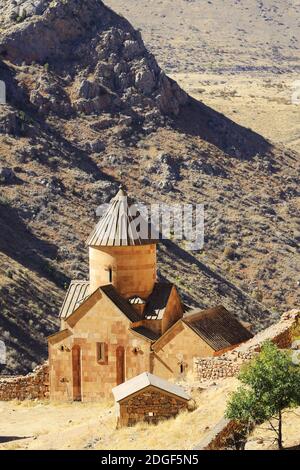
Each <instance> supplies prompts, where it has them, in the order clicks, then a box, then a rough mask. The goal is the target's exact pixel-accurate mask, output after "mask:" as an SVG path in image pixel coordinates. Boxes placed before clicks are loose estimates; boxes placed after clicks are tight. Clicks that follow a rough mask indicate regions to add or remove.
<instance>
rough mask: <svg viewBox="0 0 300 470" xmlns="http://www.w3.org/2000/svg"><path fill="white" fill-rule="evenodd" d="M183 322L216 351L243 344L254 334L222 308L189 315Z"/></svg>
mask: <svg viewBox="0 0 300 470" xmlns="http://www.w3.org/2000/svg"><path fill="white" fill-rule="evenodd" d="M183 322H184V323H185V324H186V325H188V326H189V327H190V328H191V329H192V330H193V331H195V333H197V334H198V335H199V336H200V337H201V338H202V339H204V341H205V342H206V343H207V344H209V345H210V346H211V347H212V348H213V349H214V350H215V351H220V350H221V349H225V348H228V347H230V346H233V345H235V344H239V343H242V342H244V341H247V340H249V339H251V338H252V337H253V335H252V333H250V331H248V330H247V329H246V328H245V327H244V326H243V325H242V324H241V323H240V322H239V321H238V320H237V319H236V318H235V316H234V315H232V314H231V313H229V312H228V311H227V310H226V308H224V307H222V306H219V307H215V308H210V309H207V310H202V311H200V310H197V311H192V312H190V313H187V314H186V315H185V316H184V318H183Z"/></svg>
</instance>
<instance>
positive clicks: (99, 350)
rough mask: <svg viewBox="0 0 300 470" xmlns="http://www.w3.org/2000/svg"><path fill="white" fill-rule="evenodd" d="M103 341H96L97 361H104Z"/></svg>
mask: <svg viewBox="0 0 300 470" xmlns="http://www.w3.org/2000/svg"><path fill="white" fill-rule="evenodd" d="M105 350H106V348H105V343H97V361H98V362H105Z"/></svg>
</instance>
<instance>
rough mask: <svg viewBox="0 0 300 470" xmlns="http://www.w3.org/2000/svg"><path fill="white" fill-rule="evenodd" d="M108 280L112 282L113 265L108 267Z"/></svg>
mask: <svg viewBox="0 0 300 470" xmlns="http://www.w3.org/2000/svg"><path fill="white" fill-rule="evenodd" d="M108 280H109V282H110V283H111V282H112V268H111V267H109V268H108Z"/></svg>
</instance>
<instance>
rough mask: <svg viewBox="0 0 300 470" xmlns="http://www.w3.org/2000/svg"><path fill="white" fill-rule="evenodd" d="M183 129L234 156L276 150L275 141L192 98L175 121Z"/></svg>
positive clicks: (241, 157) (244, 156)
mask: <svg viewBox="0 0 300 470" xmlns="http://www.w3.org/2000/svg"><path fill="white" fill-rule="evenodd" d="M174 127H175V129H176V130H178V131H179V132H184V133H185V134H188V135H191V136H198V137H200V138H201V139H203V140H204V141H207V142H209V143H211V144H213V145H215V146H216V147H218V148H219V149H220V150H222V151H223V152H225V153H227V154H228V155H230V156H231V157H235V158H238V159H251V158H253V157H254V156H255V155H256V154H258V153H259V154H265V153H267V152H270V151H271V150H272V144H271V143H270V142H268V141H267V140H266V139H264V138H263V137H262V136H261V135H259V134H257V133H256V132H254V131H252V130H251V129H247V128H245V127H243V126H240V125H239V124H236V123H235V122H233V121H232V120H231V119H229V118H227V117H226V116H224V115H223V114H220V113H218V112H217V111H215V110H214V109H212V108H210V107H208V106H206V105H205V104H204V103H201V102H200V101H197V100H195V99H194V98H191V97H190V100H189V103H188V104H187V105H186V106H183V107H182V108H181V112H180V115H179V116H178V117H177V118H176V119H175V121H174Z"/></svg>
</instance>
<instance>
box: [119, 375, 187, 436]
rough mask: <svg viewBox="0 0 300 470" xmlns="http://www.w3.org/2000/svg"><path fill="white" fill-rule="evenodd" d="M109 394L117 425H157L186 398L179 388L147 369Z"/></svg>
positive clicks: (183, 406)
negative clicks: (114, 406) (114, 401)
mask: <svg viewBox="0 0 300 470" xmlns="http://www.w3.org/2000/svg"><path fill="white" fill-rule="evenodd" d="M113 394H114V397H115V400H116V414H117V426H118V427H122V426H133V425H135V424H137V423H139V422H147V423H151V424H157V423H158V422H159V421H161V420H164V419H169V418H173V417H175V416H176V415H177V414H178V413H179V412H180V411H182V410H184V409H186V408H187V406H188V401H189V400H190V397H189V396H188V395H187V393H186V392H185V391H184V390H183V388H181V387H179V386H178V385H175V384H172V383H170V382H168V381H166V380H163V379H161V378H160V377H157V376H156V375H153V374H150V373H148V372H144V373H143V374H140V375H138V376H137V377H134V378H132V379H130V380H128V381H127V382H124V383H123V384H121V385H118V386H117V387H115V388H113Z"/></svg>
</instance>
